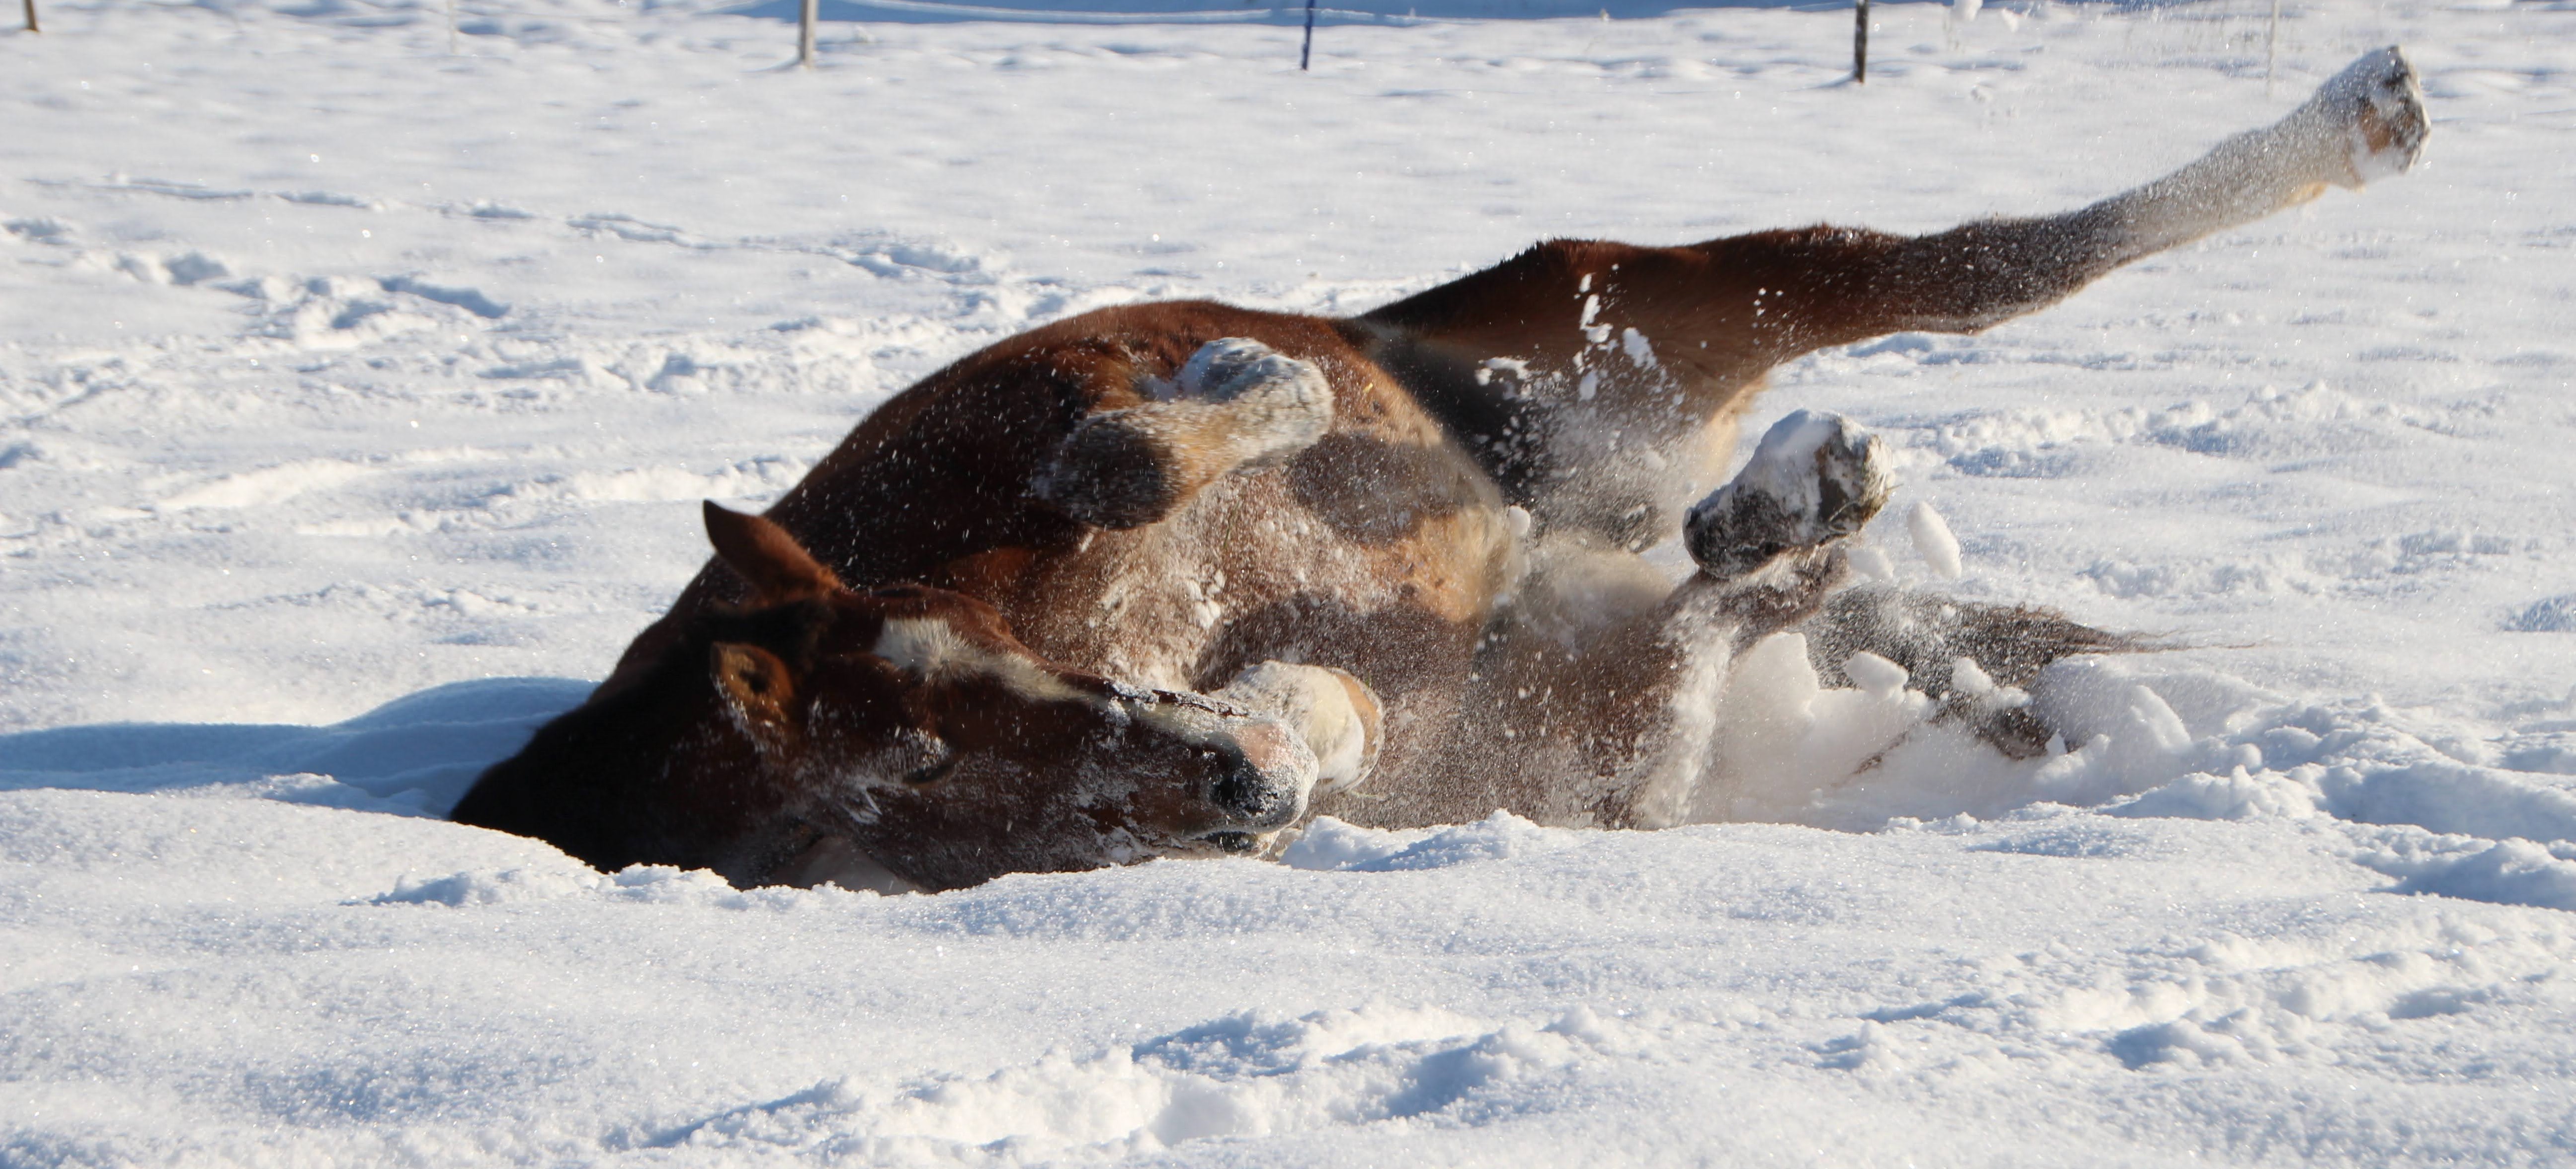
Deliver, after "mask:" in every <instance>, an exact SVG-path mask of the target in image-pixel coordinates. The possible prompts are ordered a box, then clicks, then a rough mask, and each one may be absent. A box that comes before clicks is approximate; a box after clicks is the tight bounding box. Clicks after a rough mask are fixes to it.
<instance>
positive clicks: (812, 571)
mask: <svg viewBox="0 0 2576 1169" xmlns="http://www.w3.org/2000/svg"><path fill="white" fill-rule="evenodd" d="M706 516H707V541H708V542H709V543H712V544H714V545H715V546H716V559H718V560H722V561H724V562H725V567H727V568H730V569H732V570H734V573H735V575H737V576H740V577H741V578H742V579H743V580H744V581H745V582H746V583H748V584H750V585H751V591H752V595H753V597H754V598H755V599H756V600H757V601H758V602H759V603H760V604H764V605H777V604H784V603H786V602H788V601H805V600H812V599H814V598H817V597H828V596H831V595H832V594H834V593H837V592H839V591H841V578H839V577H837V576H834V575H832V570H831V569H828V568H825V567H823V565H822V562H821V561H818V560H816V559H814V557H813V555H812V554H810V553H808V552H806V551H805V549H804V548H803V547H802V546H800V545H798V544H797V543H796V537H794V536H790V535H788V534H787V529H785V528H782V527H779V526H778V525H777V524H775V523H772V522H770V521H769V519H768V518H767V517H765V516H756V515H744V514H743V513H741V512H738V511H727V510H725V509H724V508H721V507H717V506H716V504H715V501H714V500H712V499H711V500H708V501H707V503H706Z"/></svg>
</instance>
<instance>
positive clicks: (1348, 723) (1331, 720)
mask: <svg viewBox="0 0 2576 1169" xmlns="http://www.w3.org/2000/svg"><path fill="white" fill-rule="evenodd" d="M1212 697H1215V698H1218V699H1221V700H1223V701H1225V702H1229V703H1232V704H1233V705H1236V706H1240V707H1242V708H1244V709H1246V710H1249V711H1252V712H1253V713H1255V714H1260V715H1268V716H1270V717H1272V718H1276V719H1278V720H1279V721H1281V722H1284V723H1286V724H1288V726H1289V727H1290V728H1292V729H1294V730H1296V731H1297V732H1298V733H1299V734H1300V735H1303V736H1304V737H1305V740H1306V745H1307V747H1308V748H1310V749H1312V750H1313V751H1314V753H1315V791H1314V794H1315V797H1316V798H1318V799H1321V798H1322V797H1324V796H1328V795H1332V794H1335V793H1337V792H1346V791H1349V790H1351V789H1353V788H1356V787H1358V786H1359V785H1360V783H1361V782H1362V781H1364V780H1366V779H1367V778H1368V776H1369V771H1370V770H1371V769H1373V768H1375V767H1376V766H1377V750H1378V744H1379V743H1380V742H1381V741H1382V740H1383V739H1384V737H1385V734H1384V716H1383V708H1382V707H1380V706H1379V704H1378V697H1377V691H1375V690H1371V689H1369V687H1368V684H1367V683H1365V682H1362V681H1360V680H1359V679H1358V678H1355V677H1352V676H1351V675H1350V674H1349V673H1348V672H1346V671H1343V670H1336V669H1333V668H1332V667H1330V666H1306V665H1295V664H1291V663H1288V662H1279V661H1268V662H1263V663H1261V664H1260V665H1257V666H1254V667H1252V668H1251V669H1248V670H1245V671H1244V672H1242V673H1241V674H1238V675H1235V679H1234V681H1232V682H1229V683H1227V684H1226V687H1225V689H1223V690H1219V691H1217V692H1216V693H1215V694H1214V695H1212Z"/></svg>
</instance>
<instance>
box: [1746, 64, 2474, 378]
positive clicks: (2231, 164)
mask: <svg viewBox="0 0 2576 1169" xmlns="http://www.w3.org/2000/svg"><path fill="white" fill-rule="evenodd" d="M2429 132H2430V123H2429V121H2428V119H2427V118H2426V116H2425V113H2424V106H2423V97H2422V94H2421V93H2420V92H2419V91H2418V89H2417V87H2416V83H2415V70H2414V68H2413V66H2411V65H2409V64H2407V61H2406V58H2405V56H2404V54H2402V53H2400V52H2399V51H2398V50H2396V49H2395V48H2387V49H2381V50H2377V51H2375V52H2371V53H2368V54H2365V55H2363V56H2362V57H2361V59H2360V60H2358V61H2355V62H2353V63H2352V64H2351V65H2350V66H2348V67H2346V68H2345V69H2344V71H2343V72H2342V73H2339V74H2337V75H2336V76H2335V77H2334V78H2333V79H2331V80H2329V81H2327V82H2326V83H2325V85H2324V86H2322V87H2320V88H2319V89H2318V90H2317V92H2316V94H2315V95H2314V96H2313V97H2311V98H2309V99H2308V101H2307V102H2306V103H2305V104H2303V105H2301V106H2300V107H2299V108H2298V109H2296V110H2293V111H2291V113H2290V114H2289V116H2287V117H2285V118H2283V119H2281V120H2280V121H2279V122H2276V123H2274V124H2272V125H2270V126H2266V127H2264V128H2262V129H2259V130H2251V131H2247V132H2245V133H2242V134H2238V135H2236V136H2235V137H2233V138H2229V139H2227V140H2226V141H2224V142H2221V143H2219V144H2218V146H2217V147H2216V148H2215V149H2213V150H2211V151H2210V152H2209V153H2208V154H2206V155H2203V156H2202V157H2201V158H2200V159H2199V160H2197V161H2195V162H2193V163H2191V164H2190V165H2188V166H2185V167H2183V168H2182V169H2180V170H2177V171H2175V172H2173V173H2172V174H2169V175H2166V176H2164V177H2163V178H2160V179H2157V180H2155V181H2153V182H2150V183H2147V184H2146V185H2144V186H2141V187H2137V188H2135V189H2133V190H2129V191H2125V192H2122V193H2121V194H2118V195H2114V196H2112V197H2110V198H2108V199H2104V200H2102V201H2101V202H2098V203H2095V204H2093V205H2092V206H2089V207H2085V208H2082V209H2079V210H2076V211H2070V212H2067V213H2065V214H2062V215H2049V216H2040V217H2035V218H2027V219H1990V220H1982V221H1979V222H1975V223H1968V224H1963V225H1961V226H1959V227H1955V228H1952V229H1950V230H1948V231H1943V232H1937V233H1934V234H1932V235H1925V236H1914V237H1899V236H1888V235H1880V234H1877V233H1874V232H1853V231H1834V230H1827V229H1811V230H1809V231H1803V232H1778V233H1772V238H1773V242H1774V244H1775V246H1776V247H1777V248H1778V251H1779V254H1778V256H1777V257H1776V258H1775V263H1773V264H1772V265H1771V266H1770V267H1771V268H1772V269H1773V271H1771V272H1769V273H1768V274H1767V275H1766V278H1765V280H1766V287H1767V288H1768V289H1769V290H1770V296H1771V297H1772V298H1773V305H1772V310H1773V311H1771V312H1770V313H1768V314H1766V316H1767V317H1768V318H1769V319H1770V320H1771V321H1774V322H1776V323H1775V324H1773V325H1771V326H1769V332H1770V333H1771V336H1770V337H1768V338H1767V340H1768V341H1769V342H1770V345H1769V346H1768V347H1769V348H1770V349H1771V350H1772V352H1773V353H1774V355H1775V356H1778V357H1783V358H1785V357H1788V356H1792V355H1795V354H1798V353H1804V352H1809V351H1812V350H1815V349H1819V348H1824V347H1827V346H1832V345H1840V344H1846V343H1849V342H1852V341H1859V340H1865V339H1867V338H1870V337H1875V336H1879V335H1882V334H1886V333H1892V332H1898V331H1902V330H1927V331H1933V332H1955V333H1967V332H1975V331H1978V330H1980V329H1985V328H1988V327H1990V326H1992V325H1995V324H1997V323H2000V322H2002V321H2004V320H2007V319H2010V318H2012V317H2016V316H2019V315H2021V314H2023V313H2027V312H2030V311H2033V310H2035V309H2039V308H2044V307H2046V306H2048V305H2050V304H2054V303H2056V302H2057V301H2058V300H2061V299H2063V298H2065V297H2066V296H2068V295H2069V294H2071V293H2073V292H2074V291H2075V290H2077V289H2079V288H2082V287H2083V286H2084V285H2086V284H2089V283H2091V282H2092V281H2093V280H2095V279H2097V278H2099V277H2101V276H2102V275H2104V274H2106V273H2108V272H2110V271H2111V270H2112V269H2114V268H2117V267H2119V266H2121V265H2123V264H2127V263H2129V262H2130V261H2133V260H2136V259H2138V258H2140V257H2143V256H2148V255H2152V254H2154V253H2157V252H2161V251H2164V250H2166V249H2168V248H2173V247H2177V246H2180V245H2182V244H2185V243H2189V242H2191V241H2192V240H2195V239H2198V238H2200V237H2202V236H2205V235H2208V234H2210V233H2211V232H2215V231H2221V230H2224V229H2226V228H2230V227H2235V226H2237V225H2239V224H2244V223H2251V222H2253V221H2254V220H2257V219H2260V218H2262V217H2264V216H2266V215H2270V214H2272V213H2274V212H2276V211H2280V210H2283V209H2285V208H2289V207H2294V206H2297V205H2299V204H2301V203H2304V202H2307V201H2308V200H2310V199H2313V198H2315V197H2316V196H2317V195H2319V194H2321V193H2323V192H2324V190H2325V189H2326V188H2327V187H2329V186H2337V187H2359V186H2361V185H2362V184H2363V183H2365V182H2367V181H2369V180H2371V179H2374V178H2380V177H2384V176H2387V175H2394V174H2398V173H2401V172H2403V171H2405V170H2407V169H2408V168H2410V167H2411V166H2413V165H2414V163H2415V160H2416V158H2417V157H2418V156H2419V155H2420V154H2421V153H2422V151H2423V148H2424V140H2425V138H2426V136H2427V134H2428V133H2429ZM1761 238H1764V237H1747V240H1748V241H1749V240H1753V239H1761Z"/></svg>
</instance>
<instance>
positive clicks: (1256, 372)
mask: <svg viewBox="0 0 2576 1169" xmlns="http://www.w3.org/2000/svg"><path fill="white" fill-rule="evenodd" d="M1149 391H1151V392H1150V393H1149V396H1150V397H1151V398H1153V400H1151V401H1147V402H1145V403H1142V404H1140V405H1136V406H1130V407H1128V408H1126V409H1123V410H1109V411H1103V412H1101V413H1098V414H1093V415H1091V416H1090V417H1088V418H1085V419H1083V420H1082V422H1081V424H1080V425H1078V426H1077V427H1075V428H1074V431H1073V433H1072V434H1071V435H1069V436H1067V437H1066V439H1065V440H1064V444H1063V445H1062V446H1060V447H1058V448H1056V453H1055V456H1054V458H1053V459H1052V460H1051V461H1050V462H1049V463H1048V464H1047V465H1046V467H1045V468H1044V470H1042V471H1041V472H1040V473H1039V476H1038V480H1037V483H1036V484H1035V488H1036V492H1037V496H1038V498H1039V499H1042V500H1044V501H1046V502H1047V503H1048V504H1050V505H1052V506H1053V507H1055V508H1056V509H1057V510H1059V511H1062V512H1064V513H1065V514H1066V515H1069V516H1072V517H1073V518H1075V519H1077V520H1080V521H1082V522H1084V523H1087V524H1091V525H1094V526H1096V527H1103V528H1134V527H1141V526H1143V525H1145V524H1150V523H1153V522H1155V521H1157V520H1160V519H1162V518H1163V517H1165V516H1167V515H1170V514H1171V513H1172V512H1173V511H1175V510H1177V509H1178V508H1179V507H1180V506H1181V505H1182V504H1183V503H1185V502H1187V501H1188V500H1189V498H1190V497H1191V496H1192V495H1195V494H1197V493H1198V491H1199V490H1200V489H1201V488H1204V487H1206V486H1207V485H1208V484H1209V483H1211V482H1214V481H1215V480H1216V479H1217V478H1218V477H1219V476H1221V475H1225V474H1227V473H1229V472H1231V471H1234V470H1236V469H1237V468H1241V467H1246V466H1259V465H1263V464H1267V463H1270V462H1273V461H1276V460H1278V459H1282V458H1285V457H1287V456H1289V455H1293V454H1295V453H1297V452H1298V451H1301V450H1304V449H1306V448H1307V447H1309V446H1312V445H1314V443H1315V440H1317V439H1319V438H1322V437H1323V436H1324V432H1325V430H1327V429H1328V428H1330V427H1331V425H1332V420H1333V391H1332V387H1331V386H1330V385H1328V384H1327V383H1326V382H1325V380H1324V374H1323V371H1322V370H1320V369H1317V368H1316V367H1315V365H1314V363H1312V362H1307V361H1300V360H1298V359H1296V358H1293V357H1289V356H1287V355H1285V354H1282V353H1279V352H1277V351H1276V350H1273V349H1271V348H1270V347H1269V346H1267V345H1264V344H1262V343H1260V342H1258V341H1253V340H1249V339H1247V338H1242V337H1228V338H1225V339H1222V340H1218V341H1211V342H1209V343H1207V344H1206V345H1203V346H1201V347H1200V348H1199V351H1198V352H1197V353H1196V354H1194V355H1192V356H1191V358H1190V359H1189V361H1188V363H1187V364H1185V365H1183V366H1182V367H1181V370H1180V373H1179V375H1178V376H1177V377H1176V378H1174V379H1173V381H1172V382H1170V383H1168V384H1161V385H1156V386H1152V387H1149Z"/></svg>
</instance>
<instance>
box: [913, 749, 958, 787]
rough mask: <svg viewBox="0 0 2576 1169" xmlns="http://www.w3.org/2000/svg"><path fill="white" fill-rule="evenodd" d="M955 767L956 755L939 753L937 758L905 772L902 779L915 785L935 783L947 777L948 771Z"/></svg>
mask: <svg viewBox="0 0 2576 1169" xmlns="http://www.w3.org/2000/svg"><path fill="white" fill-rule="evenodd" d="M956 767H957V756H955V755H941V756H940V757H939V758H937V759H935V760H932V761H931V762H930V763H929V764H928V765H926V766H922V767H916V768H913V769H912V770H911V771H908V772H905V773H904V777H903V781H904V782H905V783H906V784H909V785H912V786H915V787H918V786H920V785H922V784H926V783H937V782H939V781H940V780H942V779H945V778H947V777H948V773H949V772H950V771H953V770H955V769H956Z"/></svg>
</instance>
